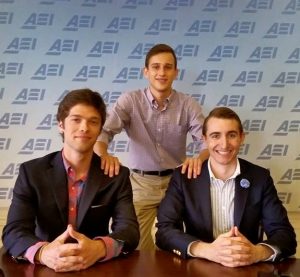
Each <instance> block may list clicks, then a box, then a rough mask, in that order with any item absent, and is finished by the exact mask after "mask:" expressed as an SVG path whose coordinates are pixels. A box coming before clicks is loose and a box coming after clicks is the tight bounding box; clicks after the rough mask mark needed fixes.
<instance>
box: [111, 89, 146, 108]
mask: <svg viewBox="0 0 300 277" xmlns="http://www.w3.org/2000/svg"><path fill="white" fill-rule="evenodd" d="M144 98H145V93H144V91H143V90H141V89H138V90H133V91H125V92H123V93H122V94H121V95H120V97H119V98H118V100H117V102H116V105H117V106H119V107H123V108H125V109H128V108H130V107H132V106H134V105H136V104H139V103H140V102H141V101H143V99H144Z"/></svg>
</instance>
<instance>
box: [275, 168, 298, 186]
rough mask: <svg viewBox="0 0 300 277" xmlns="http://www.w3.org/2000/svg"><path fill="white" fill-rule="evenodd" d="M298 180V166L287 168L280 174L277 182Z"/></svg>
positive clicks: (284, 182) (289, 182) (283, 182)
mask: <svg viewBox="0 0 300 277" xmlns="http://www.w3.org/2000/svg"><path fill="white" fill-rule="evenodd" d="M299 180H300V168H288V169H287V170H286V171H285V172H284V173H283V175H282V176H281V178H280V180H279V181H278V184H291V183H292V182H294V181H299Z"/></svg>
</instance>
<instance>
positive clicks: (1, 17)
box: [0, 12, 14, 25]
mask: <svg viewBox="0 0 300 277" xmlns="http://www.w3.org/2000/svg"><path fill="white" fill-rule="evenodd" d="M13 16H14V13H12V12H0V24H2V25H6V24H12V20H13Z"/></svg>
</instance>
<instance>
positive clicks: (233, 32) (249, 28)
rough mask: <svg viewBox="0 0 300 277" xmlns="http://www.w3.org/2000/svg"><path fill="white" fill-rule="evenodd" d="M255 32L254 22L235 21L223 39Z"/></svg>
mask: <svg viewBox="0 0 300 277" xmlns="http://www.w3.org/2000/svg"><path fill="white" fill-rule="evenodd" d="M254 30H255V22H251V21H235V22H234V23H233V24H232V26H231V27H230V28H229V29H228V31H227V32H226V34H225V35H224V37H231V38H236V37H238V36H239V35H241V34H243V35H245V34H253V33H254Z"/></svg>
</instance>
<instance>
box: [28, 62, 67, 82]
mask: <svg viewBox="0 0 300 277" xmlns="http://www.w3.org/2000/svg"><path fill="white" fill-rule="evenodd" d="M63 71H64V65H63V64H41V65H40V67H39V68H38V69H37V70H36V72H35V73H34V75H33V76H32V77H31V79H32V80H46V79H47V77H60V76H62V74H63Z"/></svg>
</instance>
